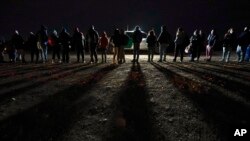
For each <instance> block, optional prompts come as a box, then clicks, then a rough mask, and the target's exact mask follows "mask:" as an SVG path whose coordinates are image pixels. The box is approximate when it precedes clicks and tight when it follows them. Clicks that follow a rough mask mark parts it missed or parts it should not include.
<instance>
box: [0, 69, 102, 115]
mask: <svg viewBox="0 0 250 141" xmlns="http://www.w3.org/2000/svg"><path fill="white" fill-rule="evenodd" d="M105 66H107V65H97V66H96V65H92V66H89V67H87V68H85V69H81V70H79V71H76V72H75V73H72V74H69V75H68V76H66V75H65V76H64V77H60V78H57V79H53V80H51V81H48V82H46V83H43V85H41V86H39V87H31V88H30V89H27V91H20V93H18V95H15V97H12V98H11V97H9V98H8V99H6V100H4V101H2V102H1V106H0V117H1V119H3V118H7V117H9V116H10V115H14V114H16V113H17V112H20V111H23V110H25V109H27V108H29V107H32V106H33V105H35V104H37V103H39V102H41V101H42V99H44V98H47V97H48V96H51V95H53V94H54V93H57V92H58V91H60V90H62V89H66V88H68V87H70V86H71V85H72V84H75V83H83V84H84V80H82V81H80V82H78V79H88V78H89V77H90V76H92V75H90V74H92V73H95V72H96V71H97V70H99V69H101V68H103V67H105ZM93 67H94V68H93ZM72 79H76V81H77V82H71V81H69V80H72ZM62 80H63V81H62ZM15 92H16V91H13V93H15ZM12 96H13V95H12Z"/></svg>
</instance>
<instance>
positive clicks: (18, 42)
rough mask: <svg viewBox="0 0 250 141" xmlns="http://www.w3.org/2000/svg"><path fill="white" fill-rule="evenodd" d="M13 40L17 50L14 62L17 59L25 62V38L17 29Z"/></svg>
mask: <svg viewBox="0 0 250 141" xmlns="http://www.w3.org/2000/svg"><path fill="white" fill-rule="evenodd" d="M11 42H12V45H13V48H14V49H15V52H16V55H15V59H14V62H16V60H20V61H22V62H23V63H25V56H24V55H25V53H24V40H23V37H22V36H21V35H20V34H19V32H18V31H17V30H15V34H14V35H13V36H12V38H11Z"/></svg>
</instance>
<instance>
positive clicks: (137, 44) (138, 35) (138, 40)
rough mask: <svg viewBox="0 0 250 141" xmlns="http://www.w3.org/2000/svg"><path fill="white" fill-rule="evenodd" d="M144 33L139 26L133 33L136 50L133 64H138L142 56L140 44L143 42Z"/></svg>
mask: <svg viewBox="0 0 250 141" xmlns="http://www.w3.org/2000/svg"><path fill="white" fill-rule="evenodd" d="M142 34H143V33H142V31H141V30H140V27H139V26H136V27H135V31H134V33H133V36H132V39H133V43H134V50H133V60H132V62H138V61H139V56H140V44H141V41H142Z"/></svg>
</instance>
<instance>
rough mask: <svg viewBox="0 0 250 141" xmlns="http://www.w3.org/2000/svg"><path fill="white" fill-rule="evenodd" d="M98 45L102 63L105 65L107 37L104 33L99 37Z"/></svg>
mask: <svg viewBox="0 0 250 141" xmlns="http://www.w3.org/2000/svg"><path fill="white" fill-rule="evenodd" d="M99 45H100V50H101V53H102V63H103V62H105V63H106V62H107V48H108V37H107V33H106V32H105V31H104V32H103V33H102V35H101V38H100V41H99Z"/></svg>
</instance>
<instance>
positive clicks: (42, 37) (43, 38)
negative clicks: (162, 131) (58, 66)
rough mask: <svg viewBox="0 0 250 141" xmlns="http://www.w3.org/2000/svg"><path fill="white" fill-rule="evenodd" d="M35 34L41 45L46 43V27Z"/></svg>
mask: <svg viewBox="0 0 250 141" xmlns="http://www.w3.org/2000/svg"><path fill="white" fill-rule="evenodd" d="M36 35H37V39H38V41H39V42H41V44H42V45H47V42H48V33H47V30H46V29H44V30H40V31H38V32H37V34H36Z"/></svg>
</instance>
